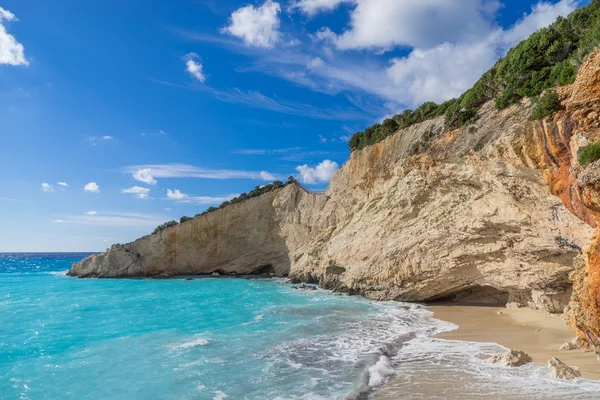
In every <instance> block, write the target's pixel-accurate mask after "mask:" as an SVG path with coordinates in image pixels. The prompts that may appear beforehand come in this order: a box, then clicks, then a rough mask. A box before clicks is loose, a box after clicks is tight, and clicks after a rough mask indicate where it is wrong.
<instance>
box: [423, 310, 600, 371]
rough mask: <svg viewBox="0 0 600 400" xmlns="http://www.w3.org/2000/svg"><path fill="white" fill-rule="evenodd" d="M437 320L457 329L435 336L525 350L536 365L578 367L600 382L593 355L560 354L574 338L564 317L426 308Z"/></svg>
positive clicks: (599, 367)
mask: <svg viewBox="0 0 600 400" xmlns="http://www.w3.org/2000/svg"><path fill="white" fill-rule="evenodd" d="M427 309H428V310H430V311H432V312H433V313H434V316H433V317H434V318H436V319H439V320H442V321H447V322H451V323H453V324H455V325H457V326H458V329H456V330H453V331H449V332H444V333H441V334H438V335H436V336H435V337H437V338H440V339H447V340H460V341H465V342H483V343H497V344H500V345H502V346H504V347H507V348H509V349H516V350H522V351H524V352H525V353H527V354H529V355H530V356H531V358H533V362H534V363H536V364H544V365H545V364H546V363H547V362H548V360H549V359H550V358H552V357H556V358H558V359H560V360H561V361H563V362H564V363H566V364H568V365H570V366H574V367H577V368H579V370H580V371H581V377H582V378H585V379H590V380H600V362H599V361H598V360H597V359H596V355H595V353H594V352H591V351H586V350H570V351H559V350H558V349H559V347H560V346H561V345H563V344H564V343H565V342H567V341H569V340H571V339H572V338H573V337H575V334H574V333H573V332H572V331H571V330H570V329H569V328H568V327H567V325H566V323H565V320H564V319H563V317H562V315H547V314H545V313H543V312H541V311H536V310H532V309H529V308H505V307H489V306H478V305H465V304H440V305H431V306H428V307H427Z"/></svg>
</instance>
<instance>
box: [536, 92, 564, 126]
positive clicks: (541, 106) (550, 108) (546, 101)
mask: <svg viewBox="0 0 600 400" xmlns="http://www.w3.org/2000/svg"><path fill="white" fill-rule="evenodd" d="M561 108H562V106H561V104H560V98H559V97H558V93H557V92H556V90H554V89H550V90H548V91H546V92H544V94H542V95H541V96H540V97H539V98H537V99H535V108H534V109H533V114H531V120H532V121H538V120H540V119H544V118H546V117H549V116H551V115H552V114H554V112H555V111H558V110H560V109H561Z"/></svg>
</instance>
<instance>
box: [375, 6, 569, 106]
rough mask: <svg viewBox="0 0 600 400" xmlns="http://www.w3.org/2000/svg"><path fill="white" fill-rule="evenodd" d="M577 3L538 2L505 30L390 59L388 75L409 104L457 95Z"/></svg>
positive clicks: (497, 30)
mask: <svg viewBox="0 0 600 400" xmlns="http://www.w3.org/2000/svg"><path fill="white" fill-rule="evenodd" d="M576 4H577V3H576V2H575V1H574V0H562V1H560V2H559V3H556V4H554V5H553V4H550V3H539V4H537V5H536V6H535V7H534V8H533V9H532V12H531V14H529V15H527V16H525V17H524V18H523V19H521V20H520V21H519V22H517V23H516V24H515V25H514V26H513V27H511V28H510V29H508V30H502V29H494V30H492V31H490V32H488V33H487V34H486V35H484V36H482V37H481V38H480V39H479V40H477V41H472V42H468V43H443V44H441V45H439V46H437V47H434V48H431V49H427V50H422V49H418V48H417V49H414V50H413V51H412V52H411V53H410V54H409V55H408V56H407V57H404V58H396V59H393V60H392V65H391V66H390V67H389V68H388V69H387V71H386V73H387V76H388V77H389V78H390V79H391V81H392V83H393V87H394V88H395V89H396V90H402V91H403V93H408V94H409V97H408V98H407V100H408V99H410V100H408V102H409V103H410V104H411V105H417V104H420V103H423V102H425V101H436V102H441V101H444V100H447V99H449V98H452V97H457V96H459V95H461V94H462V93H463V92H465V91H466V90H468V89H469V88H471V86H472V85H473V84H474V83H475V82H476V81H477V79H479V77H480V76H481V75H482V74H483V73H484V72H485V71H487V70H488V69H489V68H491V67H492V66H493V65H494V63H495V62H496V60H497V59H498V58H500V57H501V56H503V55H504V54H505V53H506V52H507V51H508V50H509V49H510V48H511V47H513V46H514V45H516V44H517V43H519V42H520V41H522V40H524V39H526V38H527V37H529V35H531V34H532V33H533V32H535V31H537V30H538V29H540V28H542V27H544V26H547V25H549V24H550V23H551V22H553V21H554V20H556V18H557V17H558V16H560V15H567V14H569V13H570V12H571V11H573V10H574V9H575V8H576ZM457 54H460V57H457V56H456V55H457Z"/></svg>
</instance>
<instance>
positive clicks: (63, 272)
mask: <svg viewBox="0 0 600 400" xmlns="http://www.w3.org/2000/svg"><path fill="white" fill-rule="evenodd" d="M67 272H69V270H68V269H66V270H64V271H52V272H50V275H54V276H67Z"/></svg>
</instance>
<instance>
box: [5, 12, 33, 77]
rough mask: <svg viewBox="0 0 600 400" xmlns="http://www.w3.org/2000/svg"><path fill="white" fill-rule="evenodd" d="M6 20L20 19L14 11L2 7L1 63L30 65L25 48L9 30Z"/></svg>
mask: <svg viewBox="0 0 600 400" xmlns="http://www.w3.org/2000/svg"><path fill="white" fill-rule="evenodd" d="M4 21H6V22H10V21H18V19H17V17H15V15H14V14H13V13H11V12H10V11H8V10H5V9H4V8H2V7H0V65H2V64H8V65H15V66H16V65H25V66H27V65H29V61H27V59H26V58H25V48H24V47H23V45H22V44H21V43H19V42H17V39H15V37H14V36H12V35H10V34H9V33H8V32H7V30H6V26H4V23H3V22H4Z"/></svg>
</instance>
